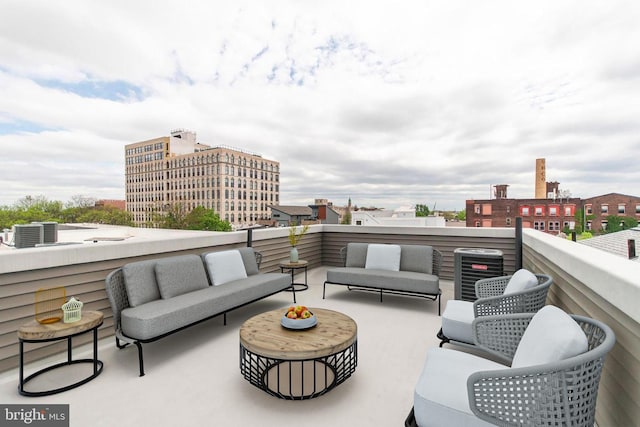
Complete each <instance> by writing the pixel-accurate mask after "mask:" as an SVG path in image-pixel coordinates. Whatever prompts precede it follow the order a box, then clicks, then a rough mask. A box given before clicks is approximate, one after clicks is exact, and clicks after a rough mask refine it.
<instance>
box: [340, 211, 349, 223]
mask: <svg viewBox="0 0 640 427" xmlns="http://www.w3.org/2000/svg"><path fill="white" fill-rule="evenodd" d="M341 224H346V225H350V224H351V212H347V213H345V214H344V216H343V217H342V222H341Z"/></svg>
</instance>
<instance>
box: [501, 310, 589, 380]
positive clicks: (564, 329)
mask: <svg viewBox="0 0 640 427" xmlns="http://www.w3.org/2000/svg"><path fill="white" fill-rule="evenodd" d="M588 348H589V343H588V341H587V336H586V335H585V334H584V332H583V331H582V328H580V325H578V324H577V323H576V322H575V320H573V318H571V316H569V315H568V314H567V313H565V312H564V311H562V310H561V309H559V308H558V307H555V306H553V305H547V306H545V307H543V308H541V309H540V311H538V312H537V313H536V314H535V315H534V316H533V318H532V319H531V322H529V326H527V329H526V330H525V331H524V334H523V335H522V339H521V340H520V344H518V348H517V349H516V352H515V354H514V356H513V362H512V363H511V367H512V368H521V367H524V366H533V365H542V364H545V363H551V362H557V361H560V360H563V359H568V358H569V357H573V356H577V355H579V354H582V353H584V352H585V351H587V350H588Z"/></svg>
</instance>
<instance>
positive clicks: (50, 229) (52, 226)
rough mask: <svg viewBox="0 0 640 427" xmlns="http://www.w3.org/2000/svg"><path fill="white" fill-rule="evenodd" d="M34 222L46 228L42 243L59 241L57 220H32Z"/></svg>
mask: <svg viewBox="0 0 640 427" xmlns="http://www.w3.org/2000/svg"><path fill="white" fill-rule="evenodd" d="M32 224H41V225H42V227H43V228H44V235H43V241H42V243H56V242H57V241H58V223H57V222H32Z"/></svg>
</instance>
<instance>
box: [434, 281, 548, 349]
mask: <svg viewBox="0 0 640 427" xmlns="http://www.w3.org/2000/svg"><path fill="white" fill-rule="evenodd" d="M527 273H528V272H527ZM529 274H530V273H529ZM512 277H514V276H513V275H510V276H501V277H492V278H488V279H481V280H478V281H477V282H476V295H477V297H478V299H477V300H476V301H474V302H471V301H460V300H450V301H448V302H447V306H446V308H445V311H444V313H443V314H442V328H441V329H440V331H438V333H437V337H438V338H439V339H440V347H442V346H443V345H444V344H445V343H452V344H457V345H461V346H475V344H474V342H473V332H472V330H471V323H472V322H473V320H474V319H475V318H477V317H481V316H495V315H500V314H512V313H535V312H537V311H538V310H540V309H541V308H542V307H544V305H545V303H546V300H547V293H548V292H549V288H550V287H551V284H552V283H553V279H552V278H551V276H548V275H545V274H536V275H535V277H536V278H537V280H538V282H537V285H535V286H532V287H530V288H528V289H524V290H521V291H518V292H511V293H505V289H506V288H507V285H508V284H509V282H510V280H511V278H512Z"/></svg>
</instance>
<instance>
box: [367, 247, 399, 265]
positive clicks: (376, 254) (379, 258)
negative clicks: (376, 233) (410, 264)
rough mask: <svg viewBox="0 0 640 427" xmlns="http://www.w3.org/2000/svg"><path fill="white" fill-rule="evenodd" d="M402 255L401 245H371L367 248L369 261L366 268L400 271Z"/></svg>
mask: <svg viewBox="0 0 640 427" xmlns="http://www.w3.org/2000/svg"><path fill="white" fill-rule="evenodd" d="M400 254H401V249H400V246H399V245H381V244H376V243H371V244H369V247H368V248H367V261H366V263H365V266H364V268H366V269H375V270H389V271H399V270H400Z"/></svg>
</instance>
